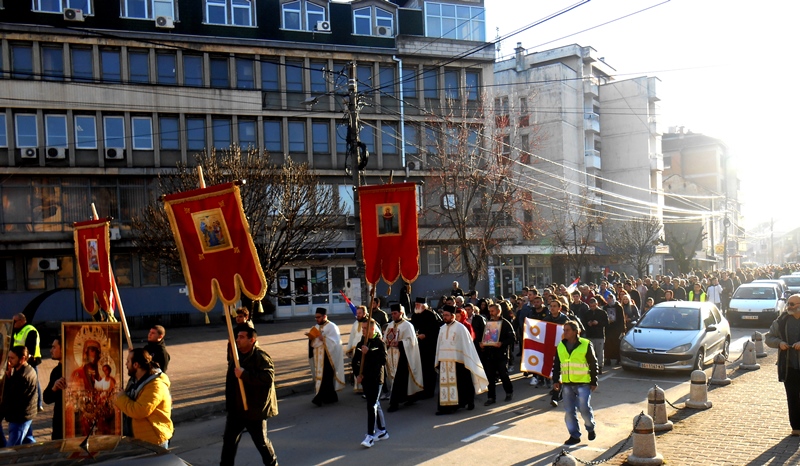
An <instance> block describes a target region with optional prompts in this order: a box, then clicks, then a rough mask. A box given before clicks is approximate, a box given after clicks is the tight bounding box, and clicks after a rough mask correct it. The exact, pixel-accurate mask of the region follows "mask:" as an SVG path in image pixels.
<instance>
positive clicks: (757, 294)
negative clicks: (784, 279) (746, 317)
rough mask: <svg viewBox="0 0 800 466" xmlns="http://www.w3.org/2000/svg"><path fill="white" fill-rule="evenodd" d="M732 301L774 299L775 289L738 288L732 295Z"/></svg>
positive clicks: (763, 287)
mask: <svg viewBox="0 0 800 466" xmlns="http://www.w3.org/2000/svg"><path fill="white" fill-rule="evenodd" d="M733 299H775V288H770V287H766V286H759V287H755V286H754V287H747V288H744V287H739V289H737V290H736V293H733Z"/></svg>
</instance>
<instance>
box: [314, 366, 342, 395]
mask: <svg viewBox="0 0 800 466" xmlns="http://www.w3.org/2000/svg"><path fill="white" fill-rule="evenodd" d="M334 377H336V371H335V370H334V368H333V366H331V362H330V361H328V358H327V357H326V358H325V361H324V366H323V368H322V382H320V386H319V393H317V394H316V396H314V400H313V401H314V403H325V404H328V403H336V402H337V401H339V395H338V394H337V393H336V385H335V384H334V381H333V379H334Z"/></svg>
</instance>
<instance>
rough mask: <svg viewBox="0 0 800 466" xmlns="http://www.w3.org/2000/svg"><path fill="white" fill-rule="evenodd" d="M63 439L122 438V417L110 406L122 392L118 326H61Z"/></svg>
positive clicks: (120, 343)
mask: <svg viewBox="0 0 800 466" xmlns="http://www.w3.org/2000/svg"><path fill="white" fill-rule="evenodd" d="M61 342H62V346H61V348H62V353H63V354H62V357H63V358H64V359H63V361H62V368H63V369H62V370H63V374H64V377H65V378H66V379H67V389H66V390H65V391H64V430H63V432H64V438H72V437H86V436H87V435H89V434H90V433H93V434H94V435H122V413H121V412H120V411H119V409H117V407H116V406H115V405H114V400H115V399H116V397H117V393H119V391H120V390H123V389H124V388H125V387H124V386H123V380H122V376H123V372H124V371H125V366H124V365H123V361H122V324H120V323H119V322H93V323H84V322H64V323H62V324H61Z"/></svg>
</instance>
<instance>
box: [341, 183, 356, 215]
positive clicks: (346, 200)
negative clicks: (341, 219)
mask: <svg viewBox="0 0 800 466" xmlns="http://www.w3.org/2000/svg"><path fill="white" fill-rule="evenodd" d="M339 205H340V206H342V213H344V214H345V215H354V214H355V211H356V208H355V200H354V198H353V185H349V184H340V185H339Z"/></svg>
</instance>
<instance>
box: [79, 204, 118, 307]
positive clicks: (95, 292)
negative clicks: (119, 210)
mask: <svg viewBox="0 0 800 466" xmlns="http://www.w3.org/2000/svg"><path fill="white" fill-rule="evenodd" d="M108 224H109V219H107V218H104V219H99V220H89V221H86V222H76V223H74V224H73V228H74V234H73V236H74V238H75V258H76V259H77V260H76V263H77V264H78V284H79V286H80V290H81V303H83V308H84V309H86V312H88V313H89V314H92V315H94V314H95V313H96V312H97V311H98V310H99V309H102V310H104V311H106V312H108V313H109V314H113V312H114V311H113V308H114V304H113V300H114V294H113V291H112V290H113V284H112V283H111V280H113V279H114V277H113V275H112V273H111V260H110V258H109V257H110V254H109V251H110V249H111V245H110V241H109V237H108Z"/></svg>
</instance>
